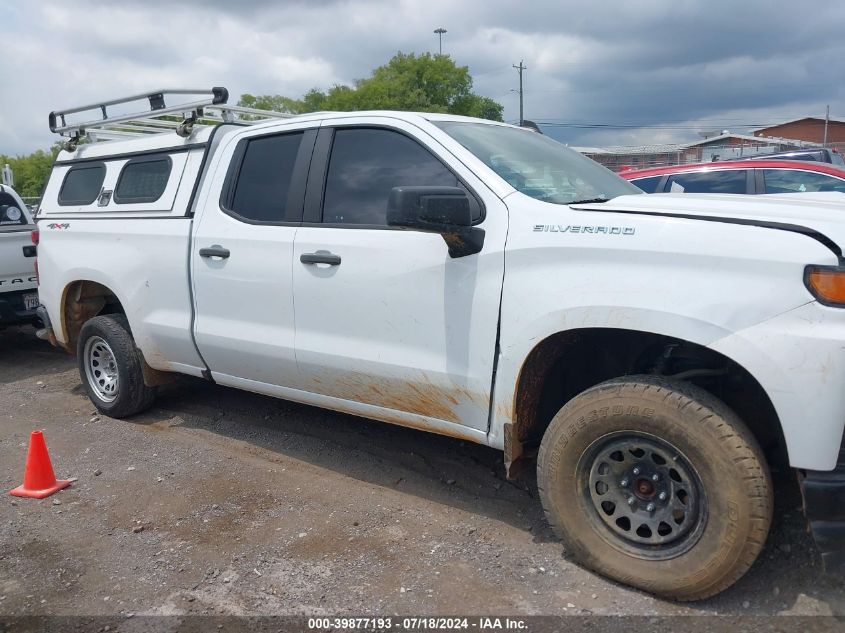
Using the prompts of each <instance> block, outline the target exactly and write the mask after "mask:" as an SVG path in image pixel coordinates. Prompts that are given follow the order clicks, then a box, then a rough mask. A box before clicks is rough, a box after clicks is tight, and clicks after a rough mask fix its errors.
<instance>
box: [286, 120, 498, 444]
mask: <svg viewBox="0 0 845 633" xmlns="http://www.w3.org/2000/svg"><path fill="white" fill-rule="evenodd" d="M389 121H390V122H391V123H390V126H385V123H384V119H379V118H376V117H360V118H354V119H345V120H344V123H343V124H342V125H334V126H329V127H327V126H326V124H325V123H324V127H323V128H322V129H321V132H320V134H321V137H320V139H319V140H318V141H317V149H315V152H314V161H315V162H314V163H312V166H311V172H312V177H311V178H310V179H309V190H308V200H309V203H307V204H306V212H305V214H306V215H305V219H306V220H309V219H310V220H312V222H304V223H303V225H302V227H301V228H300V229H299V231H298V232H297V235H296V242H295V244H294V253H293V256H294V257H293V285H294V298H295V306H296V308H295V312H296V355H297V362H298V366H299V372H300V377H301V381H302V384H303V389H306V390H308V391H311V392H314V393H318V394H323V395H326V396H331V397H334V398H340V399H343V400H351V401H355V402H361V403H364V404H368V405H372V406H374V407H380V408H381V409H383V411H381V412H380V413H381V415H380V417H382V418H385V419H390V417H391V412H397V411H398V412H402V413H404V414H412V417H413V420H412V423H413V424H416V425H418V426H421V427H424V426H426V421H427V420H439V421H446V422H452V423H457V424H462V425H466V426H469V427H471V428H473V429H477V430H480V431H486V430H487V424H488V417H489V408H490V390H491V379H492V372H493V365H494V358H495V353H496V331H497V323H498V313H499V299H500V296H501V288H502V276H503V267H504V243H505V234H506V227H507V215H506V214H507V210H506V208H505V206H504V204H503V203H502V202H501V200H499V199H498V198H497V197H496V196H495V195H493V194H492V192H490V191H489V190H488V189H486V187H484V185H483V184H481V182H480V181H479V180H477V178H475V176H474V175H473V174H472V173H471V172H470V171H469V170H467V169H466V168H465V167H464V166H463V165H462V164H460V163H459V162H458V161H457V160H455V158H454V157H452V156H451V155H450V154H449V153H448V151H447V150H446V149H445V148H443V147H442V146H441V145H439V144H438V143H437V141H436V140H434V139H433V138H432V137H431V136H428V135H427V134H426V133H425V132H422V131H421V130H419V128H416V127H415V126H412V125H410V124H405V123H403V122H398V121H396V120H395V119H390V120H389ZM321 147H325V148H326V149H325V151H322V152H321V150H320V148H321ZM329 147H330V148H331V149H330V151H329V150H328V148H329ZM318 158H322V160H323V161H324V162H323V163H322V164H320V162H319V160H318ZM447 165H451V166H447ZM315 173H316V174H317V176H316V177H314V174H315ZM417 185H439V186H451V187H454V186H459V187H463V188H465V189H466V190H467V191H469V192H470V195H473V196H475V197H476V198H477V199H478V201H479V202H481V203H482V205H481V208H482V211H481V213H482V214H483V215H480V216H479V217H478V218H477V223H478V225H479V226H481V227H482V228H484V230H485V232H486V234H485V242H484V247H483V249H482V251H481V252H480V253H478V254H475V255H470V256H466V257H458V258H454V259H453V258H451V257H450V256H449V253H448V250H447V247H446V244H445V242H444V240H443V237H442V236H440V235H438V234H432V233H422V232H417V231H412V230H401V229H395V228H392V227H388V226H387V224H386V221H385V218H386V208H387V199H388V195H389V194H390V190H391V189H392V188H393V187H398V186H417ZM313 187H317V188H318V189H319V191H315V190H314V189H313ZM311 201H316V205H317V207H318V208H317V214H316V216H317V217H313V216H314V214H313V213H310V212H311V210H312V209H310V206H311ZM309 216H311V217H309ZM403 422H405V423H407V418H405V419H404V420H403Z"/></svg>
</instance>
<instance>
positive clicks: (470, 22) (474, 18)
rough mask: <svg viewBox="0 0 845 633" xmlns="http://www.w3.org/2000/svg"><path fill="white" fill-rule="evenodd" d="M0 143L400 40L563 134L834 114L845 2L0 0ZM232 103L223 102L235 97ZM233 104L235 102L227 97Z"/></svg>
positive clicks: (294, 81) (634, 133) (632, 135)
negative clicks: (100, 103) (521, 87)
mask: <svg viewBox="0 0 845 633" xmlns="http://www.w3.org/2000/svg"><path fill="white" fill-rule="evenodd" d="M0 25H2V26H0V28H2V34H3V42H4V44H3V46H2V49H0V50H2V51H3V53H2V55H3V57H2V60H0V94H2V95H3V97H4V98H3V99H2V102H1V103H0V153H10V154H20V153H28V152H30V151H32V150H34V149H38V148H46V147H48V146H49V145H50V144H51V142H52V141H53V140H54V139H53V138H52V136H51V135H50V133H49V131H48V129H47V114H48V112H49V111H50V110H53V109H58V108H62V107H69V106H73V105H78V104H83V103H87V102H91V101H96V100H98V99H108V98H111V97H115V96H121V95H126V94H130V93H135V92H144V91H147V90H151V89H158V88H162V87H178V86H183V87H192V88H193V87H206V86H209V87H210V86H212V85H224V86H226V87H228V88H229V90H230V93H232V94H233V95H239V94H241V93H243V92H251V93H254V94H266V93H271V94H284V95H287V96H292V97H298V96H301V95H302V94H303V93H304V92H305V91H307V90H308V89H309V88H312V87H319V88H323V89H325V88H327V87H329V86H331V85H333V84H336V83H350V82H352V81H353V80H354V79H356V78H360V77H365V76H367V75H369V73H370V71H371V70H372V69H373V68H375V67H376V66H379V65H381V64H383V63H385V62H386V61H387V60H388V59H389V58H390V57H391V56H392V55H393V54H394V53H396V51H399V50H401V51H404V52H417V53H419V52H425V51H431V52H436V50H437V36H436V35H434V34H433V33H432V31H433V29H435V28H437V27H440V26H442V27H444V28H446V29H447V30H448V32H447V33H446V34H445V35H444V37H443V52H444V53H448V54H450V55H451V56H452V57H453V58H454V59H455V60H456V61H457V62H458V63H460V64H462V65H467V66H469V68H470V71H471V73H472V75H473V77H474V79H475V90H476V91H477V92H479V93H481V94H483V95H486V96H490V97H493V98H494V99H496V100H498V101H499V102H500V103H502V104H503V105H504V106H505V118H506V120H515V119H516V118H518V116H519V110H518V99H517V95H516V93H515V92H513V90H514V89H515V88H516V87H517V73H516V71H515V70H514V69H513V67H512V64H515V63H518V62H519V61H520V60H524V62H525V65H526V66H527V67H528V70H527V71H525V116H526V118H528V119H532V120H535V121H538V122H547V123H549V124H550V125H549V126H548V127H547V128H545V129H546V131H547V132H549V133H551V134H552V135H553V136H555V137H556V138H559V139H561V140H564V141H566V142H569V143H572V144H574V145H635V144H651V143H663V142H675V141H680V140H686V139H697V138H699V137H698V134H699V133H700V132H704V131H713V130H722V129H730V130H732V131H745V130H747V129H748V128H750V127H759V126H763V125H766V124H770V123H776V122H779V121H782V120H785V119H790V118H798V117H801V116H808V115H810V116H823V115H824V111H825V106H826V105H827V104H830V107H831V116H834V117H839V118H845V102H843V98H845V84H844V83H843V81H842V79H843V76H845V73H843V71H845V35H843V26H845V2H842V1H841V0H830V1H827V0H815V1H813V0H805V2H803V3H800V4H799V3H795V2H787V1H786V0H779V1H775V0H770V1H757V0H745V1H739V0H731V1H726V0H707V1H703V0H638V1H636V2H633V1H628V2H623V1H621V0H619V1H616V2H611V1H610V0H593V1H592V2H578V1H575V0H549V1H536V0H535V1H534V2H525V1H522V2H506V1H504V0H404V1H392V2H391V1H388V0H348V1H336V0H311V1H310V2H299V1H284V0H275V1H273V0H178V1H176V0H143V1H137V2H133V1H129V0H109V1H108V2H105V1H103V0H100V1H95V0H0ZM234 100H236V99H234ZM234 100H233V101H234Z"/></svg>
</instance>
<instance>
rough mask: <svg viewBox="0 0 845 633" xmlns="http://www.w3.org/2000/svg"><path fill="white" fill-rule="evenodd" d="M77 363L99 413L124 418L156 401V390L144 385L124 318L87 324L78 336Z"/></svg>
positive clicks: (99, 318) (103, 318)
mask: <svg viewBox="0 0 845 633" xmlns="http://www.w3.org/2000/svg"><path fill="white" fill-rule="evenodd" d="M77 359H78V362H79V375H80V377H81V378H82V384H83V385H84V386H85V391H86V392H87V393H88V397H89V398H90V399H91V402H93V403H94V406H95V407H97V410H98V411H100V413H103V414H105V415H108V416H109V417H112V418H125V417H128V416H130V415H134V414H135V413H140V412H141V411H144V410H145V409H148V408H149V407H150V406H151V405H152V403H153V401H154V400H155V394H156V390H155V388H154V387H148V386H147V385H146V384H145V383H144V374H143V371H142V369H141V362H142V361H141V356H140V354H139V352H138V350H137V348H136V347H135V340H134V339H133V338H132V334H131V333H130V331H129V322H128V321H127V320H126V317H125V316H123V315H122V314H109V315H104V316H97V317H94V318H93V319H90V320H88V321H87V322H86V323H85V325H83V326H82V330H81V331H80V333H79V340H78V342H77Z"/></svg>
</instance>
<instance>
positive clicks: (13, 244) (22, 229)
mask: <svg viewBox="0 0 845 633" xmlns="http://www.w3.org/2000/svg"><path fill="white" fill-rule="evenodd" d="M34 229H35V225H34V224H33V223H32V220H31V219H30V216H29V211H28V210H27V208H26V207H25V206H24V204H23V202H22V201H21V200H20V199H19V198H18V197H17V196H16V195H13V194H11V193H10V192H9V191H8V190H7V189H6V188H5V187H3V186H0V293H3V292H11V291H15V290H30V289H31V290H33V292H32V293H31V294H32V298H30V299H29V301H30V303H31V304H34V305H30V306H27V309H35V307H37V305H38V295H37V293H36V292H35V287H36V285H37V284H36V280H35V246H33V244H32V239H31V233H32V231H33V230H34Z"/></svg>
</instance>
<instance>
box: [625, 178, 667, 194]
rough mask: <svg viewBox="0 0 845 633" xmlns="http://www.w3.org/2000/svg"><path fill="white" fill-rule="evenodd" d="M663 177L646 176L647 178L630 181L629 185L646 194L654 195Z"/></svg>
mask: <svg viewBox="0 0 845 633" xmlns="http://www.w3.org/2000/svg"><path fill="white" fill-rule="evenodd" d="M662 178H663V176H648V177H647V178H634V179H633V180H631V184H634V185H637V187H639V188H640V189H642V190H643V191H645V192H646V193H655V192H656V191H657V185H659V184H660V180H661V179H662Z"/></svg>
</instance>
